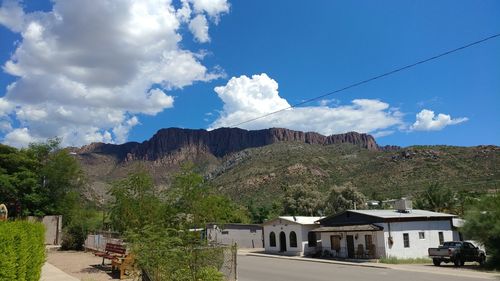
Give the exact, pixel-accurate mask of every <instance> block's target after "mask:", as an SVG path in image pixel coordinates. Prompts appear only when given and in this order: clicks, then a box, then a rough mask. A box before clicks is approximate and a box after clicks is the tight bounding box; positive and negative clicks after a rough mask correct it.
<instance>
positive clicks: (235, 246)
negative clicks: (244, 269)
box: [232, 243, 238, 281]
mask: <svg viewBox="0 0 500 281" xmlns="http://www.w3.org/2000/svg"><path fill="white" fill-rule="evenodd" d="M232 252H233V260H234V280H235V281H238V260H237V259H238V244H237V243H234V246H233V251H232Z"/></svg>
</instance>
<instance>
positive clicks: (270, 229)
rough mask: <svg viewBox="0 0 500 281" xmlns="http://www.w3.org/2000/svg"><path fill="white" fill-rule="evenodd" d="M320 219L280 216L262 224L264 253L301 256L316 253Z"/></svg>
mask: <svg viewBox="0 0 500 281" xmlns="http://www.w3.org/2000/svg"><path fill="white" fill-rule="evenodd" d="M321 218H322V217H302V216H282V217H278V218H275V219H272V220H269V221H266V222H264V223H263V228H264V248H265V251H266V253H281V254H284V255H294V256H303V255H307V254H308V253H313V252H315V251H316V247H317V246H318V239H317V234H316V233H315V232H313V231H312V230H313V229H316V228H318V227H319V224H318V223H317V221H318V220H319V219H321Z"/></svg>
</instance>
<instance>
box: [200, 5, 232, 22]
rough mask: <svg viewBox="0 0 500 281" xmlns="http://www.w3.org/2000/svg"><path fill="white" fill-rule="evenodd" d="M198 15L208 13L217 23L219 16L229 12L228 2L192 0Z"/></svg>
mask: <svg viewBox="0 0 500 281" xmlns="http://www.w3.org/2000/svg"><path fill="white" fill-rule="evenodd" d="M190 2H191V3H192V4H193V6H194V10H195V12H197V13H206V14H208V15H209V16H210V17H211V18H213V19H214V20H215V22H216V23H217V22H218V21H219V16H220V15H221V14H224V13H228V12H229V3H228V2H227V1H226V0H190Z"/></svg>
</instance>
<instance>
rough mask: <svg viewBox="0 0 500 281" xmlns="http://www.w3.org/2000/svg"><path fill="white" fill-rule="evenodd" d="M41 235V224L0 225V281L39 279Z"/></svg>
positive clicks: (42, 233)
mask: <svg viewBox="0 0 500 281" xmlns="http://www.w3.org/2000/svg"><path fill="white" fill-rule="evenodd" d="M44 235H45V228H44V226H43V224H41V223H33V222H27V221H16V222H1V223H0V268H1V270H0V281H11V280H18V281H38V280H40V274H41V271H42V265H43V263H44V262H45V245H44V239H45V238H44Z"/></svg>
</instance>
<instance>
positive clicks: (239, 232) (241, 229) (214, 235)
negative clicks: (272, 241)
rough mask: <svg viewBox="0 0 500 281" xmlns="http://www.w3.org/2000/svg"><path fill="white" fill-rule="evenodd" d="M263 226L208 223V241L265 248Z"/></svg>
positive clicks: (242, 246)
mask: <svg viewBox="0 0 500 281" xmlns="http://www.w3.org/2000/svg"><path fill="white" fill-rule="evenodd" d="M262 233H263V231H262V226H259V225H244V224H243V225H239V224H231V225H224V226H221V227H219V226H216V225H208V226H207V233H206V235H207V239H208V241H213V242H217V243H220V244H224V245H233V244H234V243H236V244H237V245H238V248H247V249H248V248H252V249H253V248H264V245H263V236H262Z"/></svg>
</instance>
